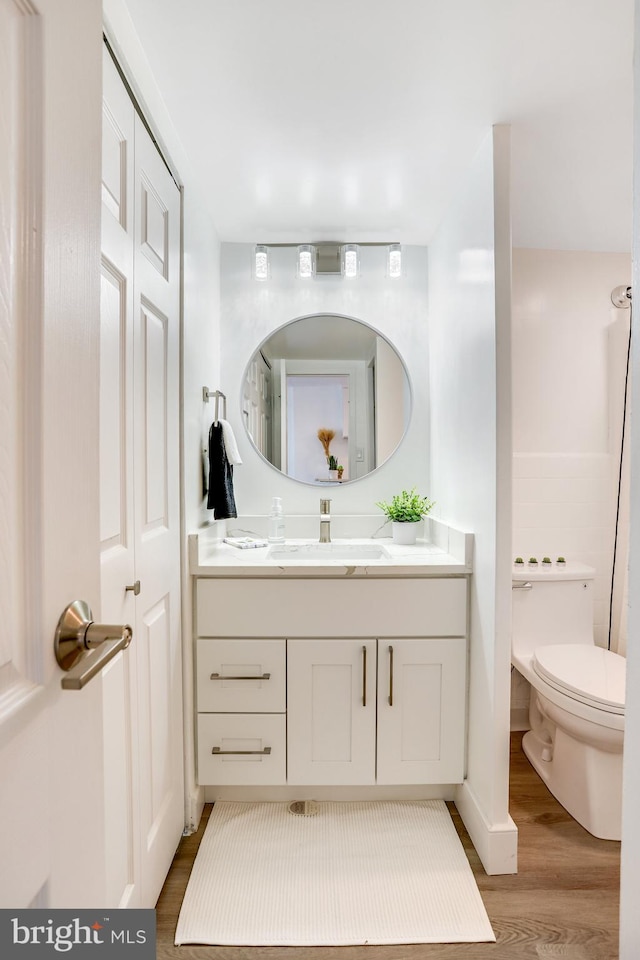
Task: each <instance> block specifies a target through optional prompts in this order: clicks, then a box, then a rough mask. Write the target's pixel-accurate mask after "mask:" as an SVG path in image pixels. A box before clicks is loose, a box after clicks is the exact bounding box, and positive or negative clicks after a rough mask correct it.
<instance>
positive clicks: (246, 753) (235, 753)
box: [211, 747, 271, 757]
mask: <svg viewBox="0 0 640 960" xmlns="http://www.w3.org/2000/svg"><path fill="white" fill-rule="evenodd" d="M211 753H215V755H216V757H223V756H225V757H226V756H232V757H253V756H260V757H268V756H269V754H270V753H271V747H265V748H264V750H221V749H220V747H213V748H212V750H211Z"/></svg>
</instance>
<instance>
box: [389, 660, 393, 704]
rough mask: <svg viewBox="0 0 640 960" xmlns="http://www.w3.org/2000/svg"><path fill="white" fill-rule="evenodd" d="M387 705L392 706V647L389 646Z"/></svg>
mask: <svg viewBox="0 0 640 960" xmlns="http://www.w3.org/2000/svg"><path fill="white" fill-rule="evenodd" d="M389 706H390V707H392V706H393V647H392V646H391V645H390V646H389Z"/></svg>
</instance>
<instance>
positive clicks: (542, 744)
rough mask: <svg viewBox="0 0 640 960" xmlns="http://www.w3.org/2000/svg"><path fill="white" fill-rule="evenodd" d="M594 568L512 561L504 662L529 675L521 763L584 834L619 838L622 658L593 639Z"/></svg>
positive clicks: (622, 717)
mask: <svg viewBox="0 0 640 960" xmlns="http://www.w3.org/2000/svg"><path fill="white" fill-rule="evenodd" d="M594 575H595V571H594V570H593V569H592V568H591V567H588V566H586V565H585V564H582V563H576V562H567V563H551V564H537V565H536V566H534V565H533V564H514V569H513V577H512V588H513V589H512V594H513V607H512V611H513V612H512V635H511V662H512V664H513V666H514V667H515V668H516V669H517V670H518V671H519V672H520V673H521V674H522V676H523V677H524V678H525V679H526V680H528V681H529V683H530V684H531V701H530V707H529V724H530V727H531V729H530V730H529V731H528V732H527V733H526V734H525V735H524V738H523V741H522V746H523V749H524V752H525V754H526V756H527V758H528V759H529V761H530V763H531V765H532V766H533V768H534V769H535V770H536V772H537V773H538V774H539V776H540V777H541V779H542V780H543V781H544V783H545V784H546V785H547V787H548V788H549V790H550V791H551V793H552V794H553V795H554V796H555V797H556V799H557V800H559V802H560V803H561V804H562V806H563V807H564V808H565V810H567V811H568V812H569V813H570V814H571V816H572V817H574V818H575V819H576V820H577V821H578V823H580V824H582V826H583V827H585V829H586V830H588V831H589V833H592V834H593V835H594V836H595V837H600V838H601V839H604V840H620V831H621V807H622V744H623V739H624V697H625V666H626V664H625V659H624V657H621V656H619V655H618V654H616V653H612V652H611V651H609V650H605V649H603V648H602V647H598V646H596V644H595V641H594V637H593V590H594V582H593V581H594Z"/></svg>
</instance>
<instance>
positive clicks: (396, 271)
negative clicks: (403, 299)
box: [387, 243, 402, 280]
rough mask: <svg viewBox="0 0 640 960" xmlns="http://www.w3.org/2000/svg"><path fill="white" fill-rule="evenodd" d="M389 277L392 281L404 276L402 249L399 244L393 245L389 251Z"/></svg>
mask: <svg viewBox="0 0 640 960" xmlns="http://www.w3.org/2000/svg"><path fill="white" fill-rule="evenodd" d="M387 275H388V276H389V277H390V278H391V279H392V280H397V279H398V278H399V277H401V276H402V247H401V246H400V244H399V243H391V244H390V245H389V249H388V251H387Z"/></svg>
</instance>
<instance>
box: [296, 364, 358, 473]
mask: <svg viewBox="0 0 640 960" xmlns="http://www.w3.org/2000/svg"><path fill="white" fill-rule="evenodd" d="M286 384H287V467H288V474H289V476H290V477H294V478H295V479H296V480H303V481H305V482H307V483H317V482H318V481H324V480H328V479H329V465H328V463H327V456H326V454H325V450H324V447H323V445H322V444H321V442H320V440H319V439H318V430H319V429H325V430H332V431H333V433H334V438H333V440H331V442H330V446H329V452H330V454H331V455H332V456H334V457H335V458H336V461H337V462H338V463H339V464H341V465H343V466H344V467H345V475H344V479H345V480H348V479H349V476H350V475H351V471H350V469H349V410H350V389H349V377H348V376H346V375H334V374H331V375H319V374H318V375H315V374H314V375H312V376H308V375H300V374H293V375H292V374H288V375H287V378H286Z"/></svg>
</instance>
